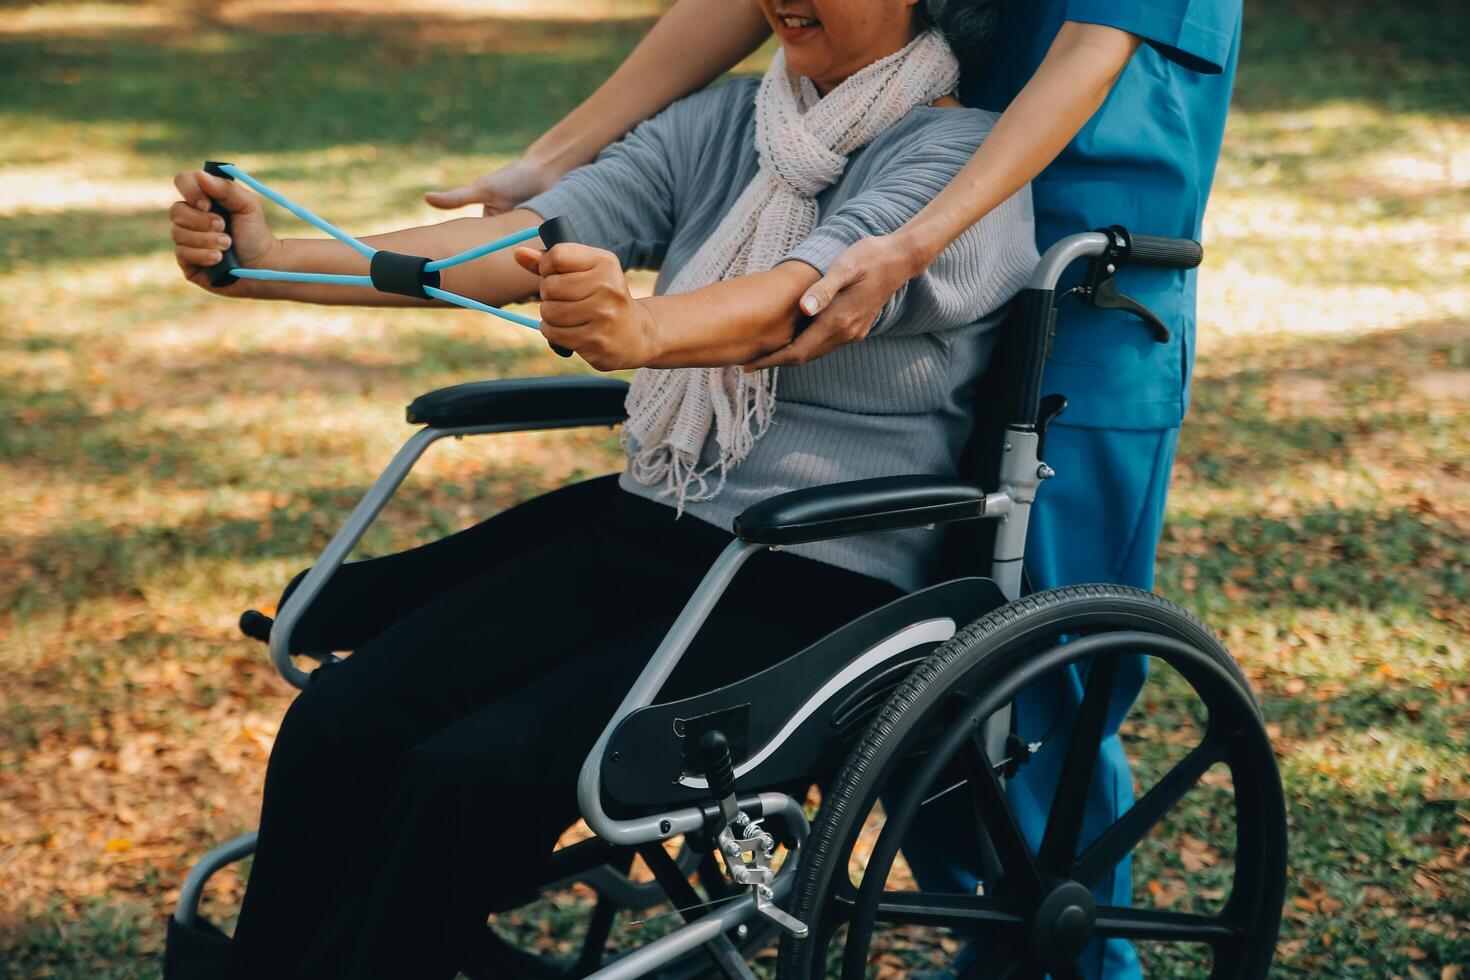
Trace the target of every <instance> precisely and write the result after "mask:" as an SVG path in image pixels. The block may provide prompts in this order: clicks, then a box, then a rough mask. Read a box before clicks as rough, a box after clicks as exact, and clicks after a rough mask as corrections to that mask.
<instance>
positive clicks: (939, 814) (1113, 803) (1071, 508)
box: [904, 423, 1179, 980]
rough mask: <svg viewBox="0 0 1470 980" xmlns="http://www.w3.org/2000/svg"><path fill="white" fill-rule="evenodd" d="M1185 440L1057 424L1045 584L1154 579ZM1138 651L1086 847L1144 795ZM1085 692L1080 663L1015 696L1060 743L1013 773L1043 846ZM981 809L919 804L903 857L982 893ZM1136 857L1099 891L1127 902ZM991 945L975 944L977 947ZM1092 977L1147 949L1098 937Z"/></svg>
mask: <svg viewBox="0 0 1470 980" xmlns="http://www.w3.org/2000/svg"><path fill="white" fill-rule="evenodd" d="M1178 441H1179V429H1178V427H1177V426H1176V427H1174V428H1169V429H1156V430H1144V431H1138V430H1120V429H1093V428H1083V427H1078V426H1069V425H1061V424H1060V423H1055V424H1053V425H1052V427H1051V429H1050V430H1049V431H1048V432H1047V436H1046V462H1047V464H1048V465H1050V466H1051V467H1052V469H1054V470H1055V471H1056V473H1057V475H1056V476H1055V477H1054V478H1053V479H1051V480H1048V481H1047V482H1046V483H1045V484H1043V486H1042V488H1041V490H1040V491H1039V492H1038V495H1037V500H1036V504H1035V506H1034V507H1033V508H1032V511H1031V527H1030V531H1029V534H1028V538H1027V542H1026V569H1027V572H1028V574H1029V576H1030V578H1031V585H1032V587H1033V588H1034V589H1037V590H1041V589H1051V588H1056V587H1058V586H1062V585H1080V584H1085V583H1089V582H1114V583H1119V584H1123V585H1133V586H1137V587H1138V588H1142V589H1148V588H1152V587H1153V579H1154V552H1155V549H1156V548H1157V546H1158V541H1159V532H1160V531H1161V530H1162V528H1163V522H1164V502H1165V498H1166V496H1167V493H1168V489H1169V471H1170V470H1171V469H1172V467H1173V465H1174V450H1175V447H1176V446H1177V445H1178ZM1147 669H1148V668H1147V660H1146V658H1144V657H1142V656H1139V657H1137V658H1134V659H1132V660H1131V661H1125V662H1124V663H1123V664H1120V666H1119V671H1118V680H1117V687H1116V689H1115V691H1114V694H1113V703H1112V707H1111V711H1110V713H1109V717H1108V721H1107V729H1106V731H1107V735H1108V737H1107V739H1106V740H1105V741H1104V742H1103V746H1102V753H1101V755H1100V757H1099V759H1098V764H1097V766H1096V768H1095V771H1094V775H1093V785H1092V792H1091V795H1090V798H1089V800H1088V808H1087V814H1086V817H1085V819H1084V822H1083V827H1082V835H1081V839H1080V846H1081V847H1086V846H1087V845H1088V844H1089V843H1091V842H1092V840H1093V839H1094V838H1095V837H1096V836H1097V835H1098V834H1099V833H1100V832H1101V831H1102V830H1104V829H1105V828H1106V827H1108V826H1109V825H1111V824H1112V823H1113V822H1114V820H1116V819H1117V818H1118V817H1119V816H1121V815H1122V814H1123V812H1124V811H1126V810H1127V809H1128V807H1129V806H1131V805H1132V803H1133V781H1132V777H1131V775H1130V774H1129V771H1128V761H1127V759H1126V758H1125V757H1124V755H1123V746H1122V743H1121V742H1120V741H1119V739H1118V738H1117V731H1118V726H1119V724H1121V722H1122V720H1123V717H1124V716H1125V715H1126V713H1127V711H1128V708H1129V706H1130V705H1131V704H1132V703H1133V699H1134V698H1135V697H1137V696H1138V692H1139V690H1140V689H1141V688H1142V687H1143V682H1144V679H1145V677H1146V676H1147ZM1081 702H1082V682H1081V679H1080V678H1079V677H1078V674H1077V669H1076V668H1069V669H1068V671H1067V673H1066V676H1058V677H1056V678H1054V679H1051V681H1050V682H1046V681H1044V682H1042V683H1040V684H1038V685H1036V686H1035V687H1033V688H1031V689H1028V690H1027V691H1025V692H1023V693H1022V694H1021V696H1020V697H1018V698H1017V700H1016V724H1017V728H1018V731H1019V733H1020V735H1021V737H1022V738H1024V739H1026V740H1027V741H1035V740H1037V739H1040V738H1042V737H1043V736H1046V735H1047V733H1048V731H1049V730H1050V729H1051V728H1052V725H1053V721H1054V720H1056V721H1057V722H1058V723H1057V725H1056V730H1055V731H1051V733H1050V736H1049V737H1048V738H1047V742H1048V743H1049V747H1050V749H1051V751H1047V749H1046V748H1043V749H1042V750H1040V751H1039V752H1038V753H1037V754H1036V755H1035V756H1034V757H1033V758H1032V759H1031V761H1030V762H1028V763H1027V764H1026V765H1024V766H1022V767H1021V769H1020V771H1019V773H1018V774H1017V775H1016V777H1015V778H1014V779H1012V780H1010V781H1009V783H1008V784H1007V787H1006V788H1007V793H1008V795H1009V797H1010V802H1011V807H1012V809H1013V810H1014V811H1015V814H1016V818H1017V820H1018V821H1019V822H1020V825H1021V829H1022V831H1023V832H1024V833H1025V834H1026V837H1027V839H1028V840H1029V841H1030V843H1031V846H1032V848H1037V847H1039V846H1040V844H1041V835H1042V833H1043V831H1044V830H1045V828H1046V815H1047V812H1048V810H1049V809H1050V804H1051V798H1052V794H1053V793H1054V792H1055V790H1056V784H1057V780H1058V778H1059V774H1060V770H1061V765H1062V757H1063V756H1064V754H1065V747H1066V745H1067V740H1068V739H1069V738H1070V736H1071V727H1070V724H1068V719H1069V718H1071V717H1074V716H1075V714H1076V712H1077V709H1078V707H1079V706H1080V704H1081ZM973 819H974V818H973V811H972V810H971V808H970V804H969V801H968V800H966V799H965V798H964V797H963V796H962V795H961V794H952V795H951V796H948V797H942V798H940V799H938V800H935V801H934V802H933V803H931V804H930V805H929V806H927V807H925V808H924V809H923V810H921V811H920V821H919V822H918V823H916V824H915V826H914V829H913V831H912V832H911V834H910V841H909V843H908V844H906V846H905V847H904V856H905V858H906V859H907V861H908V863H909V867H910V868H911V869H912V870H913V872H914V876H915V878H916V879H917V880H918V882H919V885H920V887H922V888H925V889H929V890H935V891H950V892H954V891H960V892H967V893H970V894H973V893H974V891H975V885H976V883H977V881H978V877H979V876H978V873H977V869H978V868H979V863H978V854H977V852H976V845H975V831H974V826H973ZM1131 871H1132V866H1131V861H1129V860H1125V861H1124V862H1123V863H1122V864H1120V865H1118V867H1117V869H1116V870H1115V871H1114V873H1113V876H1112V878H1111V880H1110V881H1107V882H1105V883H1104V884H1103V885H1102V886H1101V887H1099V888H1098V890H1097V891H1096V893H1095V896H1096V898H1097V901H1098V902H1100V903H1108V904H1112V905H1127V904H1128V903H1129V901H1130V896H1131V893H1132V880H1131ZM976 953H978V955H981V956H983V955H984V952H983V950H980V949H973V948H972V950H967V951H966V953H965V954H962V957H961V962H959V963H957V964H956V966H957V967H963V966H964V965H965V963H964V962H963V960H964V958H965V957H966V956H971V955H974V954H976ZM1081 966H1082V969H1083V973H1084V975H1086V976H1087V977H1089V978H1096V977H1101V978H1106V980H1116V978H1132V977H1139V976H1141V970H1140V968H1139V964H1138V957H1137V954H1135V953H1134V951H1133V948H1132V946H1131V945H1130V944H1128V943H1127V942H1124V941H1121V940H1113V941H1109V942H1107V943H1106V944H1104V943H1100V942H1099V943H1094V944H1093V945H1092V947H1090V948H1089V949H1088V950H1087V952H1086V953H1085V954H1084V956H1083V958H1082V963H1081Z"/></svg>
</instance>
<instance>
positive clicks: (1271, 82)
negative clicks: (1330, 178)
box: [1234, 0, 1470, 115]
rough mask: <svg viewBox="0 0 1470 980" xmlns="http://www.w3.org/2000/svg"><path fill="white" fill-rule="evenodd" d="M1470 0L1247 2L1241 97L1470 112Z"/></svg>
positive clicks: (1255, 105)
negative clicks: (1469, 41)
mask: <svg viewBox="0 0 1470 980" xmlns="http://www.w3.org/2000/svg"><path fill="white" fill-rule="evenodd" d="M1467 34H1470V7H1467V6H1466V5H1465V4H1464V3H1463V2H1462V0H1423V2H1417V3H1412V4H1382V3H1372V2H1368V0H1350V2H1342V0H1248V2H1247V3H1246V5H1245V27H1244V31H1243V33H1242V39H1241V53H1240V72H1239V77H1238V81H1237V84H1236V89H1235V98H1234V104H1235V105H1236V106H1238V107H1240V108H1244V109H1263V110H1273V109H1297V108H1306V107H1310V106H1313V105H1318V104H1321V103H1324V102H1336V101H1352V102H1360V103H1363V104H1366V105H1372V106H1378V107H1381V108H1383V109H1385V110H1388V111H1391V112H1422V113H1429V114H1439V115H1462V114H1465V113H1467V112H1470V62H1467V61H1466V59H1465V52H1464V38H1465V36H1466V35H1467Z"/></svg>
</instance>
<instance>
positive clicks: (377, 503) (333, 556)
mask: <svg viewBox="0 0 1470 980" xmlns="http://www.w3.org/2000/svg"><path fill="white" fill-rule="evenodd" d="M606 424H608V422H607V420H606V419H603V418H596V419H568V420H558V421H553V422H505V423H501V424H499V425H473V426H462V427H460V428H454V429H436V428H434V427H432V426H429V427H427V428H423V429H420V430H418V431H417V432H415V433H414V434H413V435H412V436H411V437H409V440H408V441H407V442H405V443H404V444H403V447H402V448H401V449H399V450H398V452H397V453H396V454H395V455H394V457H393V460H392V462H390V463H389V464H388V466H387V468H386V469H384V470H383V472H382V473H381V474H379V476H378V478H377V479H376V480H374V481H373V485H372V486H371V487H369V488H368V491H367V493H365V494H363V497H362V499H361V500H359V501H358V502H357V506H356V507H354V508H353V509H352V513H351V514H349V515H348V517H347V521H346V523H344V524H343V525H342V528H341V530H339V531H338V532H337V533H336V534H335V535H334V536H333V537H332V540H331V541H330V542H328V544H327V546H326V548H324V549H323V550H322V553H321V555H319V556H318V557H317V560H316V562H315V563H313V564H312V566H311V570H310V571H308V572H307V573H306V577H305V578H304V579H302V580H301V584H300V585H299V586H298V587H297V588H296V591H294V592H292V593H291V598H289V599H287V600H286V604H285V605H284V606H282V607H281V609H280V611H279V612H278V613H277V614H276V621H275V625H273V626H272V627H271V642H270V656H271V662H272V663H274V664H275V665H276V670H278V671H280V674H281V676H282V677H284V678H285V679H286V680H287V681H288V682H289V683H290V684H292V685H293V686H295V687H298V688H302V687H305V686H306V682H307V681H308V680H310V679H311V675H310V674H308V673H307V672H306V671H304V670H301V669H299V668H298V667H297V666H296V665H295V663H293V662H292V660H291V633H292V631H293V630H295V628H296V624H297V623H298V622H300V620H301V616H302V614H303V613H305V612H306V610H307V608H308V607H309V606H310V605H311V604H312V603H313V602H314V601H316V597H317V596H318V595H320V594H321V591H322V589H323V588H325V587H326V584H327V581H328V580H329V579H330V578H331V577H332V576H333V575H335V574H336V573H337V569H338V568H340V567H341V566H342V563H343V562H344V561H346V560H347V556H348V555H349V554H351V553H352V549H353V548H354V547H356V546H357V542H358V541H360V540H362V536H363V534H365V533H366V532H367V529H368V528H369V527H371V526H372V523H373V521H374V520H376V519H377V516H378V514H379V512H381V511H382V509H383V507H384V505H386V504H387V503H388V501H389V500H390V499H391V498H392V497H393V494H394V493H395V492H396V491H397V490H398V487H399V485H400V484H401V483H403V480H404V478H405V477H406V476H408V473H409V471H410V470H412V469H413V466H414V463H416V462H418V458H419V457H420V456H422V455H423V454H424V451H425V450H427V449H428V448H429V446H431V445H433V444H434V443H435V442H437V441H438V440H440V439H444V438H446V437H448V436H454V437H456V438H457V437H459V436H475V435H488V434H490V433H494V432H530V431H534V430H540V429H574V428H582V427H584V426H592V425H606Z"/></svg>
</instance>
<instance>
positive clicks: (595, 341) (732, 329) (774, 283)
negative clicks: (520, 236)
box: [515, 244, 817, 371]
mask: <svg viewBox="0 0 1470 980" xmlns="http://www.w3.org/2000/svg"><path fill="white" fill-rule="evenodd" d="M515 258H516V260H517V261H518V262H520V264H521V265H522V266H523V267H524V268H525V269H526V270H527V271H528V272H535V273H537V274H539V275H540V276H541V277H542V279H541V332H542V333H543V334H545V335H546V339H547V340H550V341H551V342H552V343H555V344H560V345H561V346H563V347H570V348H571V349H572V350H574V351H576V352H577V353H578V354H580V355H581V356H582V358H583V359H584V360H585V361H587V363H588V364H591V365H592V366H593V367H595V368H597V369H598V370H600V371H616V370H621V369H624V368H637V367H657V368H674V367H724V366H728V365H735V364H743V363H745V362H746V361H749V360H750V359H751V358H753V357H757V356H759V355H761V354H764V353H766V352H767V351H772V350H775V349H777V348H778V347H781V346H783V345H785V344H787V343H789V342H790V340H791V337H792V335H793V334H794V333H795V332H796V324H797V320H798V319H799V318H800V315H801V314H800V313H799V311H798V309H797V305H796V303H797V300H798V299H799V298H800V297H801V295H802V293H803V292H804V291H805V290H806V289H807V288H808V287H809V286H811V284H812V283H814V282H816V281H817V272H816V270H815V269H813V268H812V267H811V266H810V265H807V264H806V263H805V262H796V261H789V262H782V263H781V264H780V265H777V266H776V267H775V268H774V269H770V270H768V271H766V272H757V273H754V274H752V275H748V276H737V277H735V278H733V279H725V280H722V281H720V282H716V283H713V284H711V285H709V286H705V287H703V288H701V289H694V290H691V291H689V292H687V293H679V294H677V295H673V296H650V297H648V298H647V299H634V298H633V297H632V296H631V295H630V294H629V292H628V283H627V280H626V279H625V278H624V276H623V270H622V267H621V266H620V265H619V264H618V259H617V256H615V255H613V254H612V253H611V252H608V251H605V250H603V249H600V248H593V247H592V246H590V245H571V244H567V245H558V246H556V247H555V248H553V249H551V250H550V251H548V252H542V251H540V250H539V249H531V248H520V249H516V252H515Z"/></svg>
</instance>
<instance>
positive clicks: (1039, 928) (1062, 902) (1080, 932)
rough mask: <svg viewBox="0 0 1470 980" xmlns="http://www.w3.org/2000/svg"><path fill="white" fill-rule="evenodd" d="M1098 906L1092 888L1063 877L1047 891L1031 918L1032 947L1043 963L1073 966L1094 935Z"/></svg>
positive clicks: (1051, 965) (1049, 965)
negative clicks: (1094, 901) (1090, 889)
mask: <svg viewBox="0 0 1470 980" xmlns="http://www.w3.org/2000/svg"><path fill="white" fill-rule="evenodd" d="M1096 921H1097V910H1096V906H1095V905H1094V903H1093V900H1092V892H1090V891H1088V890H1087V888H1086V887H1085V886H1084V885H1081V884H1079V883H1077V882H1075V881H1064V882H1062V883H1060V884H1058V885H1056V886H1054V887H1053V888H1052V890H1051V891H1049V892H1047V894H1046V896H1045V897H1044V898H1042V900H1041V904H1039V905H1038V906H1037V907H1036V914H1035V916H1034V917H1033V918H1032V920H1031V950H1032V953H1033V954H1034V955H1035V956H1036V958H1037V959H1038V960H1040V961H1041V963H1042V965H1044V966H1047V967H1050V968H1060V967H1063V966H1070V965H1071V964H1073V963H1075V962H1076V961H1077V957H1078V956H1080V955H1081V954H1082V950H1083V949H1084V948H1085V947H1086V946H1087V943H1088V941H1089V940H1091V939H1092V929H1093V925H1094V923H1095V922H1096Z"/></svg>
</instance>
